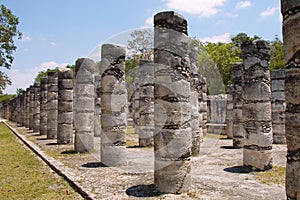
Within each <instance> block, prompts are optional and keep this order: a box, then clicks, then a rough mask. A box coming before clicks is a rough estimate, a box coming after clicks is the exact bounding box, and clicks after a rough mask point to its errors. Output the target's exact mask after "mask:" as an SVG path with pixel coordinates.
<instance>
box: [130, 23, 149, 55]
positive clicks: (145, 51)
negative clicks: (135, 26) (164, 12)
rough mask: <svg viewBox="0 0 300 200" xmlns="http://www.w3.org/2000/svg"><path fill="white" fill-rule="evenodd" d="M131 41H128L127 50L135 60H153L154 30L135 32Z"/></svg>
mask: <svg viewBox="0 0 300 200" xmlns="http://www.w3.org/2000/svg"><path fill="white" fill-rule="evenodd" d="M130 36H131V37H132V39H131V40H128V41H127V48H128V49H129V52H130V53H131V55H133V56H134V58H135V59H149V60H152V59H153V43H154V39H153V29H150V28H148V29H141V30H135V31H133V32H132V33H131V34H130Z"/></svg>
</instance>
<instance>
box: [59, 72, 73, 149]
mask: <svg viewBox="0 0 300 200" xmlns="http://www.w3.org/2000/svg"><path fill="white" fill-rule="evenodd" d="M71 142H73V70H72V69H70V68H65V69H61V70H59V72H58V116H57V143H58V144H69V143H71Z"/></svg>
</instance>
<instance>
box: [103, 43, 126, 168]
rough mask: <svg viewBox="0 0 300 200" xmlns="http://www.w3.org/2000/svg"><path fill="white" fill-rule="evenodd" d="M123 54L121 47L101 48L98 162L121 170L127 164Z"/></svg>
mask: <svg viewBox="0 0 300 200" xmlns="http://www.w3.org/2000/svg"><path fill="white" fill-rule="evenodd" d="M125 53H126V52H125V49H124V48H123V47H120V46H116V45H112V44H104V45H102V50H101V68H100V73H101V127H102V133H101V162H102V163H103V164H104V165H106V166H121V165H124V164H125V163H126V128H127V116H126V107H127V91H126V85H125Z"/></svg>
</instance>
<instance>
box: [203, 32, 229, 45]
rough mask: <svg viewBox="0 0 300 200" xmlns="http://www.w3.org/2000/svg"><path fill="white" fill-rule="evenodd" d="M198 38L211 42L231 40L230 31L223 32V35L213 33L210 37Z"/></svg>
mask: <svg viewBox="0 0 300 200" xmlns="http://www.w3.org/2000/svg"><path fill="white" fill-rule="evenodd" d="M200 40H201V41H202V42H213V43H217V42H224V43H228V42H230V41H231V35H230V33H225V34H223V35H214V36H212V37H205V38H201V39H200Z"/></svg>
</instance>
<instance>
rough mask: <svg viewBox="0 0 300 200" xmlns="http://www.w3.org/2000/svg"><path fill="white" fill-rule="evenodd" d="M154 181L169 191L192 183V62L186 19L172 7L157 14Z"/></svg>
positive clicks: (180, 190)
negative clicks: (189, 52) (172, 9)
mask: <svg viewBox="0 0 300 200" xmlns="http://www.w3.org/2000/svg"><path fill="white" fill-rule="evenodd" d="M154 27H155V31H154V68H155V89H154V99H155V100H154V102H155V112H154V119H155V134H154V150H155V154H154V155H155V156H154V159H155V167H154V185H155V187H156V189H157V190H159V191H161V192H166V193H182V192H187V191H188V190H189V189H190V187H191V160H190V157H191V146H192V133H191V124H190V120H191V105H190V94H191V92H190V82H189V81H190V63H189V55H188V42H189V40H188V36H187V21H186V19H184V18H183V17H182V16H180V15H179V14H177V13H174V12H172V11H169V12H161V13H158V14H156V15H155V16H154Z"/></svg>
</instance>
